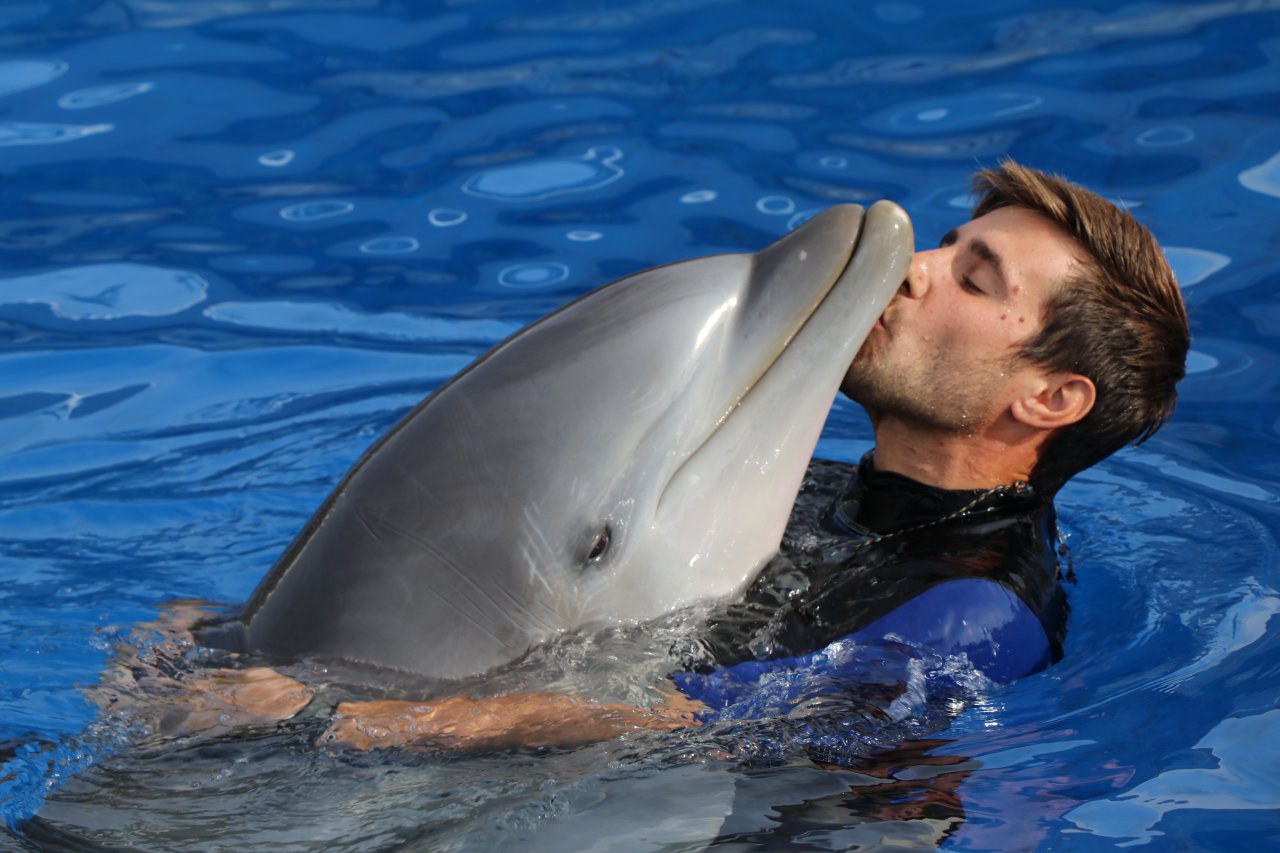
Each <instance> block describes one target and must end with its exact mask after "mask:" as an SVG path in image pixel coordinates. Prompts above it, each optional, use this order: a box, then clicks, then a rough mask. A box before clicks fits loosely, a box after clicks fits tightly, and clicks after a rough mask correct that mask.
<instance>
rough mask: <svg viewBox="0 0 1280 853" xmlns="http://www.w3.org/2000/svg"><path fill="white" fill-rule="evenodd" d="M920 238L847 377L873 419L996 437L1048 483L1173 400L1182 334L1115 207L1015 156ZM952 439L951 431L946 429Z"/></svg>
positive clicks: (1151, 259) (1123, 438)
mask: <svg viewBox="0 0 1280 853" xmlns="http://www.w3.org/2000/svg"><path fill="white" fill-rule="evenodd" d="M974 187H975V190H976V191H977V193H978V195H979V201H978V204H977V206H976V208H975V210H974V214H973V219H972V220H970V221H969V222H967V223H965V224H964V225H963V226H961V227H960V228H958V229H956V230H955V231H953V232H951V233H950V234H948V235H947V236H946V237H945V238H944V239H943V241H942V246H941V247H940V248H939V249H936V250H932V251H926V252H918V253H917V255H916V257H915V259H914V260H913V263H912V267H911V272H910V273H909V275H908V278H907V281H906V282H904V284H903V290H902V292H901V293H900V295H899V298H897V299H895V301H894V303H893V304H892V305H891V306H890V308H889V310H888V311H886V313H885V316H884V321H883V325H882V326H881V327H878V329H877V330H876V332H874V333H873V335H872V337H871V338H870V339H869V340H868V344H867V345H866V346H865V347H864V349H863V352H862V353H860V354H859V357H858V359H857V360H856V361H855V362H854V366H853V367H852V368H851V369H850V371H849V375H848V376H847V378H846V382H845V385H844V390H845V391H846V393H848V394H849V395H850V396H851V397H853V398H854V399H856V400H858V401H859V402H862V403H863V404H864V405H865V406H866V407H867V408H868V410H869V411H870V412H871V414H872V417H873V419H876V421H877V439H878V440H880V439H881V436H880V430H879V424H880V422H881V419H882V418H885V419H888V420H893V419H897V420H898V421H899V422H904V423H907V424H910V425H911V426H912V427H913V428H914V429H916V430H917V432H918V431H920V430H925V431H930V432H933V433H936V434H940V435H948V434H949V435H952V436H962V437H964V438H974V437H977V438H978V439H979V440H984V441H987V440H990V441H992V442H993V443H997V442H1003V444H1004V446H1008V447H1010V448H1013V449H1014V450H1017V449H1019V448H1020V449H1022V450H1025V451H1027V452H1029V453H1032V454H1033V458H1034V459H1035V461H1034V468H1032V470H1031V473H1030V476H1031V479H1032V481H1033V482H1035V483H1036V484H1037V485H1038V486H1040V487H1041V488H1043V489H1045V490H1046V491H1050V492H1052V491H1055V490H1057V489H1058V488H1059V487H1060V486H1061V485H1062V484H1063V483H1064V482H1066V480H1067V479H1068V478H1070V477H1071V476H1072V475H1074V474H1075V473H1077V472H1078V471H1080V470H1083V469H1084V468H1087V467H1088V466H1090V465H1092V464H1094V463H1095V462H1098V461H1099V460H1101V459H1103V458H1104V457H1106V456H1108V455H1109V454H1111V453H1113V452H1114V451H1116V450H1118V449H1119V448H1120V447H1122V446H1124V445H1125V444H1127V443H1128V442H1130V441H1133V440H1135V439H1136V440H1139V441H1140V440H1143V439H1145V438H1146V437H1148V436H1149V435H1151V434H1152V433H1153V432H1154V431H1155V430H1156V429H1157V428H1159V426H1160V425H1161V424H1162V423H1163V422H1164V421H1165V419H1167V417H1168V416H1169V414H1170V413H1171V412H1172V410H1173V405H1174V400H1175V397H1176V392H1175V386H1176V384H1177V382H1178V381H1179V380H1180V379H1181V378H1182V376H1183V373H1184V369H1185V362H1186V354H1187V349H1188V346H1189V342H1190V335H1189V332H1188V329H1187V319H1186V310H1185V308H1184V306H1183V303H1182V297H1181V294H1180V292H1179V290H1178V285H1177V282H1176V280H1175V278H1174V276H1173V272H1172V270H1170V268H1169V265H1168V263H1167V261H1166V260H1165V258H1164V255H1163V253H1162V252H1161V251H1160V247H1159V246H1158V245H1157V244H1156V242H1155V239H1154V238H1153V237H1152V236H1151V234H1150V232H1149V231H1147V229H1146V228H1144V227H1143V226H1142V225H1140V224H1139V223H1138V222H1137V221H1136V220H1134V219H1133V217H1132V216H1131V215H1130V214H1129V213H1127V212H1126V211H1123V210H1120V209H1119V208H1117V207H1116V206H1115V205H1113V204H1111V203H1110V202H1108V201H1106V200H1105V199H1103V198H1101V197H1099V196H1097V195H1096V194H1094V193H1091V192H1089V191H1087V190H1085V189H1083V188H1081V187H1078V186H1075V185H1073V184H1071V183H1069V182H1067V181H1064V180H1062V179H1060V178H1056V177H1053V176H1050V175H1046V174H1044V173H1042V172H1038V171H1035V170H1032V169H1027V168H1025V167H1022V166H1019V165H1017V164H1015V163H1012V162H1006V163H1004V164H1003V165H1002V166H1001V167H1000V168H998V169H991V170H985V171H982V172H979V173H978V174H977V175H976V176H975V178H974ZM952 446H955V444H954V442H953V443H952Z"/></svg>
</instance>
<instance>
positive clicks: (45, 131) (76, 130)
mask: <svg viewBox="0 0 1280 853" xmlns="http://www.w3.org/2000/svg"><path fill="white" fill-rule="evenodd" d="M114 129H115V126H114V125H110V124H50V123H47V122H32V121H0V145H58V144H61V143H63V142H75V141H76V140H77V139H83V138H85V137H86V136H95V135H97V134H99V133H108V132H110V131H112V130H114Z"/></svg>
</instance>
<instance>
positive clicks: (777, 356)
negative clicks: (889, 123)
mask: <svg viewBox="0 0 1280 853" xmlns="http://www.w3.org/2000/svg"><path fill="white" fill-rule="evenodd" d="M866 234H867V220H866V217H865V215H864V217H863V219H862V220H861V222H860V223H859V228H858V235H857V237H856V238H855V239H854V241H853V243H852V244H851V245H850V247H849V254H848V256H847V257H846V258H845V261H844V265H843V266H842V267H840V270H839V271H838V272H837V273H835V274H834V275H832V276H831V281H830V282H829V283H828V284H827V286H826V288H825V289H824V290H823V291H822V295H821V296H820V297H819V298H818V300H817V302H816V303H815V304H814V306H813V310H811V311H809V313H808V314H806V315H805V316H804V318H803V319H801V320H800V322H799V323H797V324H796V326H795V328H794V329H792V330H791V333H790V334H789V335H787V336H786V338H784V339H783V341H782V344H781V346H779V347H778V348H777V351H776V352H775V353H774V356H773V358H772V359H770V360H769V363H768V364H767V365H765V367H764V368H763V369H762V370H761V371H760V373H759V374H757V375H756V377H755V378H754V379H752V380H751V381H750V382H749V383H748V384H747V387H746V388H745V389H743V391H742V393H741V394H739V395H738V396H737V398H735V399H734V401H733V403H732V404H731V405H730V406H729V407H728V408H727V409H726V410H725V412H724V414H723V415H721V416H720V417H719V418H717V419H716V422H715V423H714V424H713V425H712V426H711V429H709V430H707V434H706V436H705V437H703V439H702V441H700V442H699V443H698V446H697V447H695V448H693V449H692V450H691V451H689V453H688V454H686V456H685V458H684V459H683V460H681V462H680V464H679V465H677V466H676V468H675V470H673V471H672V472H671V476H670V477H668V478H667V482H666V483H665V484H664V485H663V487H662V493H661V494H660V495H658V502H657V505H656V507H655V511H661V510H662V505H663V502H664V501H665V500H666V497H667V493H668V492H669V491H670V489H671V484H672V483H674V482H675V481H676V480H677V479H678V478H679V477H680V472H682V471H683V470H684V469H685V467H686V466H687V465H688V464H689V463H690V462H691V461H692V460H693V459H694V458H696V457H697V456H698V454H699V453H701V452H702V449H703V448H704V447H706V446H707V444H708V443H709V442H710V441H711V440H712V439H713V438H715V436H716V434H717V433H719V431H720V428H721V427H723V426H724V425H725V423H726V422H727V421H728V420H729V418H731V417H732V416H733V413H734V412H736V411H738V409H740V408H742V405H743V403H745V402H746V401H747V398H748V397H750V396H751V394H752V392H753V391H755V390H756V389H757V388H758V387H759V386H760V383H761V382H762V381H763V380H764V378H765V377H766V376H768V375H769V372H770V371H771V370H773V368H774V367H776V366H777V364H778V362H779V361H781V360H782V358H783V356H785V355H786V353H787V350H789V349H790V348H791V344H792V343H793V342H794V341H795V339H796V338H798V337H800V334H801V333H802V332H804V330H805V328H807V327H808V325H809V324H810V323H811V322H813V318H814V317H816V316H817V315H818V314H820V313H821V312H822V309H823V307H825V306H826V304H827V300H829V299H830V298H831V295H832V294H833V293H835V291H836V289H837V288H838V287H839V285H840V282H841V281H842V280H843V279H844V277H845V274H846V273H847V272H848V271H849V267H850V266H851V265H852V264H853V261H854V258H856V257H857V256H858V249H859V248H860V247H861V246H862V241H863V239H864V238H865V237H866ZM886 310H887V309H886ZM881 316H882V317H883V312H881ZM877 322H879V320H877Z"/></svg>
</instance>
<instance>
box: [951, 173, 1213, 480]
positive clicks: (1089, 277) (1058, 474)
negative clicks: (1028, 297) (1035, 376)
mask: <svg viewBox="0 0 1280 853" xmlns="http://www.w3.org/2000/svg"><path fill="white" fill-rule="evenodd" d="M973 188H974V192H975V194H977V195H978V196H979V200H978V203H977V205H976V206H975V208H974V211H973V218H974V219H977V218H978V217H980V216H983V215H985V214H987V213H990V212H991V211H993V210H997V209H999V208H1001V207H1022V208H1027V209H1029V210H1032V211H1034V212H1036V213H1039V214H1041V215H1042V216H1044V217H1046V218H1047V219H1049V220H1050V221H1051V222H1053V223H1054V224H1055V225H1057V226H1058V227H1059V228H1061V229H1062V230H1063V231H1065V232H1066V233H1067V234H1069V235H1070V236H1071V237H1072V238H1073V239H1074V240H1075V241H1076V243H1077V244H1078V245H1079V247H1080V248H1081V249H1082V250H1083V253H1084V257H1082V258H1081V259H1080V260H1081V261H1083V265H1082V267H1081V268H1080V269H1078V270H1077V271H1076V272H1075V273H1073V274H1072V275H1071V277H1070V278H1069V279H1068V280H1067V281H1065V282H1063V283H1062V286H1061V287H1059V289H1058V290H1057V292H1056V293H1055V294H1054V295H1053V297H1051V299H1050V300H1049V303H1048V304H1047V306H1046V308H1045V311H1044V316H1043V317H1042V318H1041V321H1042V326H1041V329H1040V331H1039V333H1037V334H1036V335H1034V336H1033V337H1032V338H1031V339H1030V340H1029V341H1027V342H1026V343H1025V344H1023V345H1022V348H1021V352H1020V356H1021V357H1022V358H1025V359H1027V360H1028V361H1030V362H1033V363H1035V364H1038V365H1041V366H1042V367H1045V368H1047V369H1048V370H1051V371H1055V372H1057V371H1063V372H1071V373H1079V374H1081V375H1083V376H1087V377H1089V379H1091V380H1092V381H1093V384H1094V385H1095V386H1096V388H1097V400H1096V401H1095V403H1094V406H1093V409H1092V410H1091V411H1090V412H1089V413H1088V414H1087V415H1086V416H1085V417H1084V418H1083V419H1081V420H1080V421H1078V422H1076V423H1074V424H1071V425H1070V426H1066V427H1063V428H1061V429H1059V430H1057V431H1056V432H1055V433H1054V434H1053V435H1051V436H1050V437H1049V439H1048V440H1047V441H1046V442H1045V444H1044V445H1043V446H1042V447H1041V448H1040V455H1039V458H1038V459H1037V461H1036V465H1035V468H1034V469H1032V472H1031V480H1032V483H1033V484H1034V485H1036V486H1037V487H1038V488H1040V489H1042V490H1045V491H1046V492H1048V493H1053V492H1055V491H1057V490H1058V489H1059V488H1060V487H1061V486H1062V484H1063V483H1065V482H1066V481H1067V480H1068V479H1070V478H1071V477H1072V476H1074V475H1075V474H1077V473H1078V472H1080V471H1083V470H1084V469H1085V468H1088V467H1089V466H1090V465H1093V464H1095V463H1097V462H1099V461H1101V460H1102V459H1105V458H1106V457H1107V456H1110V455H1111V454H1112V453H1114V452H1115V451H1117V450H1119V449H1120V448H1121V447H1123V446H1125V445H1126V444H1128V443H1129V442H1131V441H1132V442H1136V443H1141V442H1143V441H1145V440H1146V439H1148V438H1150V437H1151V435H1152V434H1153V433H1154V432H1155V431H1156V430H1157V429H1159V428H1160V426H1161V424H1163V423H1164V422H1165V421H1166V420H1168V418H1169V416H1170V415H1171V414H1172V413H1173V407H1174V403H1175V402H1176V400H1177V384H1178V382H1179V381H1180V380H1181V379H1182V377H1183V375H1184V374H1185V373H1186V361H1187V350H1188V348H1189V347H1190V344H1191V333H1190V330H1189V329H1188V326H1187V310H1186V306H1185V305H1184V304H1183V301H1182V292H1181V290H1180V289H1179V287H1178V281H1177V279H1176V278H1175V277H1174V274H1173V270H1172V269H1170V267H1169V262H1168V261H1167V260H1166V259H1165V256H1164V252H1162V251H1161V249H1160V246H1159V244H1158V243H1156V240H1155V237H1153V236H1152V234H1151V232H1150V231H1148V230H1147V229H1146V227H1144V226H1143V225H1142V224H1141V223H1139V222H1138V221H1137V220H1136V219H1134V218H1133V216H1132V215H1131V214H1130V213H1129V212H1128V211H1127V210H1122V209H1121V208H1119V207H1117V206H1116V205H1114V204H1112V203H1111V202H1109V201H1107V200H1106V199H1104V198H1102V197H1101V196H1099V195H1097V194H1096V193H1093V192H1090V191H1089V190H1086V189H1084V188H1083V187H1080V186H1077V185H1075V184H1073V183H1071V182H1069V181H1067V180H1065V179H1063V178H1060V177H1057V176H1054V175H1049V174H1046V173H1044V172H1040V171H1037V170H1035V169H1030V168H1027V167H1025V166H1021V165H1019V164H1017V163H1015V162H1013V161H1011V160H1009V161H1005V162H1003V163H1001V164H1000V166H999V167H998V168H995V169H985V170H983V171H981V172H978V173H977V174H975V175H974V176H973Z"/></svg>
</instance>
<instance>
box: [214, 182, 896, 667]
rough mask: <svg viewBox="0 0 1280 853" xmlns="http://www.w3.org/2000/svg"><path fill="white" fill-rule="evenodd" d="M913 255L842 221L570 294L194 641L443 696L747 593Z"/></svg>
mask: <svg viewBox="0 0 1280 853" xmlns="http://www.w3.org/2000/svg"><path fill="white" fill-rule="evenodd" d="M913 246H914V240H913V236H912V229H911V222H910V220H909V219H908V218H907V215H906V214H905V213H904V212H903V211H902V209H901V208H900V207H898V206H897V205H895V204H893V203H892V202H888V201H881V202H877V203H876V204H875V205H873V206H872V207H871V208H870V210H869V211H864V209H863V208H862V207H860V206H858V205H853V204H846V205H839V206H836V207H832V208H830V209H828V210H825V211H823V212H822V213H820V214H818V215H817V216H815V217H813V218H812V219H811V220H809V221H808V222H806V223H805V224H804V225H802V226H800V227H799V228H797V229H796V230H794V231H793V232H791V233H790V234H788V235H786V236H784V237H782V238H781V239H779V240H778V241H777V242H775V243H773V244H772V245H770V246H768V247H767V248H765V249H763V250H762V251H760V252H758V253H755V254H727V255H717V256H712V257H705V258H698V259H694V260H688V261H682V262H679V263H674V264H670V265H667V266H661V267H657V268H654V269H649V270H645V271H643V272H639V273H636V274H634V275H631V276H628V277H626V278H623V279H621V280H619V281H616V282H613V283H611V284H607V285H605V286H603V287H600V288H599V289H597V290H594V291H592V292H590V293H587V294H586V295H584V296H582V297H580V298H578V299H577V300H575V301H573V302H571V303H570V304H568V305H566V306H565V307H563V308H561V309H559V310H557V311H555V312H554V313H552V314H550V315H548V316H546V317H544V318H543V319H541V320H539V321H537V322H535V323H533V324H532V325H530V326H528V327H527V328H525V329H523V330H522V331H520V332H518V333H516V334H515V335H513V336H512V337H510V338H508V339H507V340H506V341H504V342H502V343H501V344H499V345H498V346H496V347H495V348H494V349H493V350H491V351H490V352H489V353H488V354H486V355H484V356H482V357H481V358H480V359H478V360H477V361H476V362H475V363H473V364H472V365H471V366H470V367H468V368H466V369H465V370H464V371H463V372H462V373H460V374H459V375H458V376H456V377H455V378H454V379H452V380H451V381H450V382H448V383H447V384H445V385H444V386H442V387H441V388H439V389H438V390H437V391H435V392H434V393H433V394H431V395H430V396H429V397H427V398H426V399H425V400H424V401H423V402H421V403H420V404H418V406H417V407H415V408H414V409H413V410H411V411H410V412H409V413H408V414H407V415H406V416H405V417H404V418H403V419H402V420H401V421H400V422H399V423H398V424H397V425H396V426H394V427H393V428H392V429H391V430H390V431H389V432H388V433H387V434H386V435H385V436H383V437H382V438H381V439H380V440H378V441H377V443H375V444H374V446H373V447H372V448H370V449H369V450H368V451H367V452H366V453H365V454H364V456H363V457H362V458H361V459H360V460H359V461H358V462H356V464H355V466H354V467H353V468H352V469H351V470H350V471H349V472H348V473H347V474H346V476H345V478H344V479H343V480H342V482H341V483H340V484H339V485H338V486H337V488H336V489H335V490H334V491H333V493H332V494H331V495H330V496H329V497H328V498H327V499H326V500H325V502H324V504H323V505H322V506H321V507H320V509H319V510H318V511H317V512H316V513H315V515H314V516H313V517H312V518H311V520H310V522H309V523H308V524H307V525H306V527H305V528H304V529H303V530H302V532H301V533H300V534H299V535H298V536H297V538H296V539H295V540H294V541H293V543H292V544H291V545H290V546H289V548H288V549H287V551H286V552H285V553H284V555H283V557H282V558H281V559H280V561H279V562H278V563H277V564H276V565H275V566H274V568H272V570H271V571H270V572H269V573H268V574H267V575H266V577H265V578H264V579H263V580H262V582H261V583H260V585H259V586H258V587H257V589H256V591H255V592H254V593H253V595H252V596H251V597H250V599H249V601H248V602H247V604H246V605H245V606H244V608H243V610H242V611H241V612H240V613H239V614H237V615H236V616H234V617H231V618H230V619H228V620H226V621H223V622H222V623H220V624H216V625H207V626H205V627H204V628H203V630H202V631H201V632H200V634H199V636H200V638H201V640H202V641H203V642H205V643H206V644H207V645H213V646H221V647H224V648H230V649H233V650H240V651H252V652H260V653H265V654H267V655H269V656H286V657H310V658H315V659H320V660H324V659H332V660H335V661H345V662H354V663H357V664H371V665H374V666H376V667H383V668H390V669H393V670H403V671H407V672H409V673H416V674H418V675H421V676H425V677H428V678H432V679H459V678H464V677H469V676H473V675H479V674H482V673H484V672H486V671H488V670H490V669H492V668H495V667H497V666H500V665H502V664H505V663H509V662H511V661H513V660H515V659H517V658H519V657H520V656H522V655H523V654H525V652H526V651H528V650H529V649H530V648H531V647H533V646H534V645H536V644H539V643H542V642H544V641H546V640H549V639H551V638H553V637H555V636H556V635H558V634H561V633H563V632H567V631H573V630H578V629H587V628H591V627H593V626H603V625H607V624H619V623H628V622H638V621H641V620H644V619H648V618H652V617H655V616H658V615H661V614H663V613H666V612H669V611H672V610H674V609H677V608H680V607H683V606H686V605H689V604H692V603H695V602H699V601H702V600H706V599H712V598H723V597H727V596H733V595H736V594H738V593H740V592H741V591H742V590H743V589H744V588H745V586H746V585H747V583H748V582H750V581H751V580H752V578H753V577H754V575H755V573H756V572H757V571H758V570H759V569H760V567H762V566H763V565H764V564H765V563H766V562H767V561H768V560H769V559H770V558H771V557H772V556H773V555H774V554H775V553H776V552H777V549H778V546H779V543H780V541H781V538H782V534H783V530H784V527H785V525H786V522H787V518H788V515H789V513H790V510H791V506H792V504H793V503H794V501H795V498H796V494H797V492H798V490H799V487H800V484H801V480H802V478H803V476H804V473H805V470H806V467H807V464H808V461H809V457H810V456H811V454H812V453H813V450H814V447H815V446H816V444H817V441H818V437H819V434H820V432H821V430H822V426H823V423H824V421H825V419H826V416H827V412H828V411H829V409H830V407H831V404H832V402H833V400H834V398H835V394H836V391H837V390H838V388H839V385H840V382H841V379H842V378H843V376H844V373H845V371H846V370H847V368H848V365H849V363H850V362H851V361H852V360H853V358H854V356H855V355H856V354H857V352H858V349H859V348H860V347H861V345H862V342H863V341H864V339H865V338H866V337H867V335H868V334H869V333H870V331H871V329H872V327H873V326H874V324H875V322H876V319H877V318H878V317H879V316H880V315H881V313H883V311H884V309H885V307H886V306H887V305H888V303H889V301H890V299H892V297H893V295H894V293H895V292H896V291H897V290H898V288H899V287H900V286H901V284H902V282H903V280H904V278H905V276H906V272H907V266H908V264H909V262H910V258H911V254H912V251H913Z"/></svg>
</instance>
